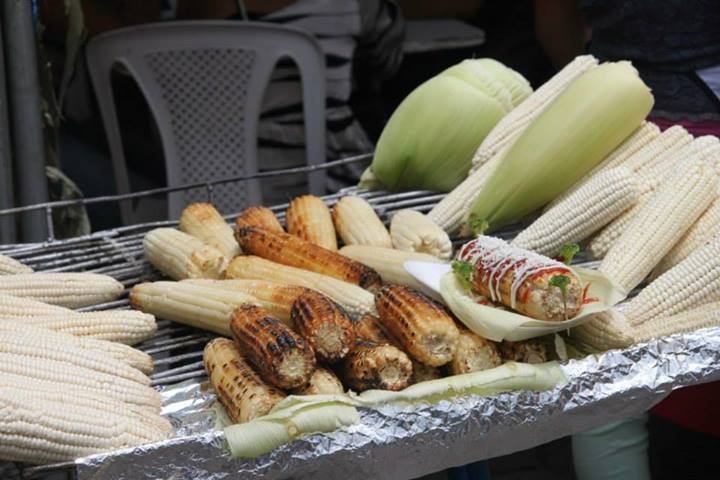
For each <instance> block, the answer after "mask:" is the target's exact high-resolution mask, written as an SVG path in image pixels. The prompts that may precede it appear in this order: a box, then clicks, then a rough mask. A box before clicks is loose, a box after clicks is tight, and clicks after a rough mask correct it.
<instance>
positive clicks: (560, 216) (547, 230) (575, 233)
mask: <svg viewBox="0 0 720 480" xmlns="http://www.w3.org/2000/svg"><path fill="white" fill-rule="evenodd" d="M639 196H640V189H639V185H638V182H637V180H636V179H635V177H634V175H633V174H632V173H631V172H630V170H628V169H626V168H623V167H618V168H613V169H611V170H607V171H604V172H601V173H599V174H597V175H596V176H594V177H593V178H592V179H591V180H589V181H588V182H587V183H585V184H584V185H583V186H582V187H580V188H578V189H577V190H576V191H575V192H574V193H573V194H571V195H569V196H567V197H565V199H564V200H563V201H562V202H559V203H557V204H555V206H554V207H552V208H550V209H549V210H547V211H546V212H545V213H543V214H542V215H541V216H540V218H538V219H537V220H535V222H533V223H532V224H531V225H530V226H529V227H527V228H526V229H525V230H523V231H522V232H520V234H519V235H518V236H517V237H515V239H514V240H513V241H512V243H511V244H512V245H514V246H516V247H520V248H525V249H528V250H532V251H534V252H537V253H539V254H541V255H547V256H555V255H557V253H558V252H559V251H560V249H561V248H562V246H563V245H566V244H568V243H578V242H580V241H582V240H585V239H586V238H587V237H589V236H590V235H592V234H593V233H594V232H596V231H598V230H600V229H601V228H602V227H604V226H605V225H606V224H607V223H609V222H610V221H612V220H613V219H615V218H616V217H618V216H619V215H621V214H622V213H623V212H624V211H626V210H627V209H628V208H630V207H632V206H633V204H634V203H635V202H637V200H638V197H639Z"/></svg>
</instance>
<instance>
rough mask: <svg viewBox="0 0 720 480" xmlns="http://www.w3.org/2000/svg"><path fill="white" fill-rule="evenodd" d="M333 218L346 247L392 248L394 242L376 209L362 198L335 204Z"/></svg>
mask: <svg viewBox="0 0 720 480" xmlns="http://www.w3.org/2000/svg"><path fill="white" fill-rule="evenodd" d="M332 218H333V221H334V222H335V228H336V229H337V232H338V235H340V238H342V240H343V242H344V243H345V245H371V246H375V247H385V248H392V241H391V239H390V234H389V233H388V231H387V229H386V228H385V225H383V223H382V221H381V220H380V218H379V217H378V216H377V214H376V213H375V209H374V208H373V207H372V206H371V205H370V204H369V203H368V202H367V201H366V200H364V199H362V198H360V197H343V198H341V199H340V201H338V203H336V204H335V206H334V207H333V210H332Z"/></svg>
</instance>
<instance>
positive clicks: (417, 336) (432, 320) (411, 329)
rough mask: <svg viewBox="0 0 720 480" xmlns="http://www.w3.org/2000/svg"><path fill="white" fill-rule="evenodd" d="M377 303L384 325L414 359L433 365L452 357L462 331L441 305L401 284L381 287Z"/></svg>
mask: <svg viewBox="0 0 720 480" xmlns="http://www.w3.org/2000/svg"><path fill="white" fill-rule="evenodd" d="M375 304H376V307H377V310H378V313H379V314H380V320H381V321H382V323H383V325H385V327H386V328H387V329H388V331H389V332H390V334H391V335H392V336H393V337H394V338H395V339H397V341H398V342H400V344H401V345H402V346H403V348H404V349H405V350H406V351H407V352H408V353H409V354H410V355H411V356H412V357H413V358H414V359H415V360H417V361H418V362H420V363H424V364H426V365H429V366H431V367H439V366H440V365H445V364H446V363H448V362H449V361H450V360H452V358H453V356H454V355H455V351H456V349H457V342H458V336H459V331H458V328H457V327H456V326H455V322H454V321H453V319H452V317H450V315H448V313H447V312H446V311H445V309H444V308H442V307H441V306H440V305H438V304H437V303H435V302H434V301H432V300H431V299H430V298H428V297H427V296H425V295H423V294H422V293H420V292H418V291H416V290H414V289H412V288H409V287H405V286H402V285H388V286H385V287H383V288H382V289H380V291H379V292H378V293H377V295H376V297H375Z"/></svg>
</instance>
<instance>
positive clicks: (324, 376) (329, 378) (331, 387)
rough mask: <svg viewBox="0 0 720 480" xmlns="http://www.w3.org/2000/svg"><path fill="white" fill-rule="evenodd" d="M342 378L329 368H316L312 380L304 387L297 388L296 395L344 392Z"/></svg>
mask: <svg viewBox="0 0 720 480" xmlns="http://www.w3.org/2000/svg"><path fill="white" fill-rule="evenodd" d="M344 391H345V389H344V388H343V385H342V383H341V382H340V379H339V378H338V377H337V375H335V374H334V373H333V372H331V371H330V370H328V369H327V368H322V367H319V368H316V369H315V371H314V372H313V374H312V376H311V377H310V381H309V382H308V384H307V385H305V386H304V387H301V388H298V389H297V390H295V394H296V395H332V394H335V393H343V392H344Z"/></svg>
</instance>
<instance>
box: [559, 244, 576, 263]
mask: <svg viewBox="0 0 720 480" xmlns="http://www.w3.org/2000/svg"><path fill="white" fill-rule="evenodd" d="M579 251H580V245H578V244H577V243H570V244H568V245H563V246H562V247H561V248H560V253H559V254H558V260H560V261H561V262H563V263H564V264H565V265H570V264H571V263H572V261H573V258H574V257H575V255H577V253H578V252H579Z"/></svg>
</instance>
